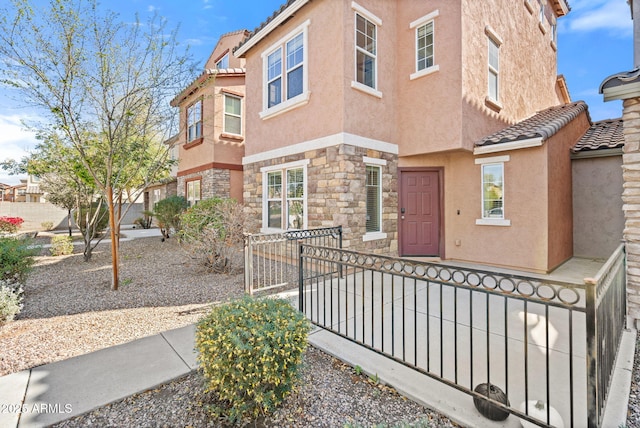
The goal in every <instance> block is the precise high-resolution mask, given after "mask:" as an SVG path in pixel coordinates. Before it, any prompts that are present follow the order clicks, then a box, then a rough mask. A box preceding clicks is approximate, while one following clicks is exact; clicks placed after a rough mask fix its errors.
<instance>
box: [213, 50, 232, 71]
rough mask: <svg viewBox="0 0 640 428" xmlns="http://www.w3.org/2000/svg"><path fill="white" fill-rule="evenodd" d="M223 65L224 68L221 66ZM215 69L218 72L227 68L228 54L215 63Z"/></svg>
mask: <svg viewBox="0 0 640 428" xmlns="http://www.w3.org/2000/svg"><path fill="white" fill-rule="evenodd" d="M225 62H226V65H225ZM223 65H224V66H223ZM216 68H217V69H218V70H222V69H225V68H229V54H228V53H227V54H225V55H224V56H223V57H222V58H220V59H219V60H218V62H216Z"/></svg>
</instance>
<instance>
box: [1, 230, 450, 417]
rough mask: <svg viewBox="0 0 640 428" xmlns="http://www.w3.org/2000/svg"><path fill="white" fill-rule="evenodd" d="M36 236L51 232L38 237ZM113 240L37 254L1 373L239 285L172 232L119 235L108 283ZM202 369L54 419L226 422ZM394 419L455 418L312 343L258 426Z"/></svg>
mask: <svg viewBox="0 0 640 428" xmlns="http://www.w3.org/2000/svg"><path fill="white" fill-rule="evenodd" d="M42 242H48V240H46V238H43V240H42ZM109 250H110V247H109V245H107V244H100V245H99V246H98V247H97V248H96V250H95V251H94V255H93V258H92V259H91V261H90V262H83V260H82V253H81V248H80V247H76V249H75V253H74V254H73V255H70V256H60V257H51V256H48V255H46V254H47V251H46V249H43V253H42V254H43V255H42V256H40V257H38V260H37V264H36V267H35V269H34V272H33V273H32V275H31V277H30V278H29V280H28V282H27V285H26V287H25V307H24V309H23V312H22V313H21V314H20V315H19V316H18V318H17V320H16V321H14V322H12V323H9V324H7V325H4V326H2V327H0V349H1V350H2V351H1V353H0V376H1V375H6V374H9V373H14V372H17V371H20V370H24V369H27V368H30V367H35V366H38V365H42V364H47V363H50V362H54V361H59V360H63V359H66V358H70V357H73V356H76V355H81V354H85V353H88V352H92V351H95V350H98V349H102V348H105V347H109V346H113V345H117V344H121V343H125V342H128V341H131V340H135V339H138V338H142V337H145V336H149V335H153V334H157V333H159V332H162V331H165V330H170V329H173V328H178V327H183V326H185V325H188V324H191V323H194V322H197V320H198V319H199V318H200V317H201V316H202V315H203V314H205V313H206V312H207V311H208V309H209V308H210V307H211V305H213V304H219V303H221V302H225V301H228V300H230V299H233V298H237V297H239V296H241V295H242V294H243V277H242V275H234V276H224V275H215V274H211V273H207V272H204V271H202V270H201V269H199V268H198V266H197V265H196V264H195V263H193V261H192V260H190V259H188V258H187V257H186V255H185V253H184V252H183V251H182V250H181V248H180V247H179V245H178V244H177V242H176V241H175V240H173V239H171V240H168V241H166V242H160V239H159V238H145V239H136V240H134V241H124V242H122V243H121V267H120V273H121V282H122V285H121V286H120V290H118V291H111V290H110V281H111V270H110V269H111V257H110V253H109ZM212 399H213V397H211V396H208V395H207V394H206V393H205V392H204V387H203V379H202V377H201V375H200V374H199V373H198V372H193V373H191V374H189V375H187V376H185V377H183V378H180V379H177V380H175V381H173V382H170V383H168V384H166V385H163V386H161V387H159V388H157V389H154V390H150V391H147V392H144V393H141V394H137V395H134V396H132V397H129V398H127V399H125V400H122V401H120V402H116V403H112V404H110V405H108V406H105V407H103V408H100V409H97V410H95V411H93V412H90V413H88V414H85V415H81V416H79V417H76V418H73V419H70V420H67V421H64V422H62V423H60V424H59V426H64V427H84V426H90V425H92V426H113V427H119V426H122V427H124V426H127V427H133V426H136V427H138V426H145V427H151V426H167V427H169V426H170V427H174V426H191V427H200V426H202V427H204V426H224V421H220V420H210V418H209V417H208V416H207V411H206V403H207V402H209V401H210V400H212ZM399 421H406V422H412V423H413V422H415V421H420V424H428V425H427V426H434V427H451V426H456V425H455V424H453V423H452V422H450V421H449V420H448V419H447V418H446V417H444V416H441V415H439V414H437V413H435V412H432V411H430V410H429V409H427V408H425V407H422V406H420V405H418V404H416V403H414V402H412V401H410V400H407V399H405V398H404V397H402V396H401V395H399V394H398V393H396V392H395V391H394V390H393V389H392V388H389V387H386V386H384V385H380V384H377V383H376V382H374V381H373V380H371V379H368V378H367V377H366V376H364V375H361V374H356V372H355V370H354V369H353V368H351V367H349V366H346V365H344V364H343V363H341V362H340V361H338V360H336V359H335V358H333V357H330V356H328V355H326V354H324V353H323V352H321V351H319V350H317V349H314V348H313V347H309V348H308V350H307V352H306V354H305V358H304V369H303V374H302V382H301V383H300V387H299V390H298V391H297V392H296V393H295V394H294V395H292V396H291V397H290V398H289V399H288V400H287V401H286V402H285V404H284V405H283V407H282V408H281V409H280V410H279V411H278V412H277V413H276V414H275V415H273V416H271V417H269V418H267V419H264V420H260V421H254V423H252V426H264V427H281V426H289V427H325V426H326V427H341V426H344V425H345V424H346V423H348V424H352V425H351V426H354V427H360V426H363V427H368V426H372V425H376V424H393V423H396V422H399Z"/></svg>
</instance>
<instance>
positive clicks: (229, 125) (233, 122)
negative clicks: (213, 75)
mask: <svg viewBox="0 0 640 428" xmlns="http://www.w3.org/2000/svg"><path fill="white" fill-rule="evenodd" d="M224 132H226V133H229V134H236V135H242V99H241V98H240V97H234V96H233V95H228V94H224Z"/></svg>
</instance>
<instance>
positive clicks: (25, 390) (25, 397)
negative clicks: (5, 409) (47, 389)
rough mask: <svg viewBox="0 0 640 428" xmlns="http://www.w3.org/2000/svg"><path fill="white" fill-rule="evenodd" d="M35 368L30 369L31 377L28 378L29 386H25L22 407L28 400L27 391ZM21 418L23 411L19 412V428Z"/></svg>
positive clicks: (17, 424)
mask: <svg viewBox="0 0 640 428" xmlns="http://www.w3.org/2000/svg"><path fill="white" fill-rule="evenodd" d="M32 371H33V369H29V377H28V378H27V386H25V388H24V394H23V395H22V403H20V406H21V407H22V406H23V405H24V402H25V401H27V391H28V390H29V384H30V383H31V373H32ZM20 419H22V412H20V413H19V414H18V422H16V428H18V427H19V426H20Z"/></svg>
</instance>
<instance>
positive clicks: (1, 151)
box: [0, 114, 36, 161]
mask: <svg viewBox="0 0 640 428" xmlns="http://www.w3.org/2000/svg"><path fill="white" fill-rule="evenodd" d="M23 119H27V117H25V116H20V115H16V114H9V115H6V114H5V115H2V114H0V161H3V160H5V159H16V160H19V159H21V158H22V157H23V156H27V155H28V154H29V153H28V150H30V149H32V148H33V147H34V146H35V145H36V139H35V134H34V133H33V132H29V131H27V130H25V128H24V126H23V125H22V123H21V122H22V120H23Z"/></svg>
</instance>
